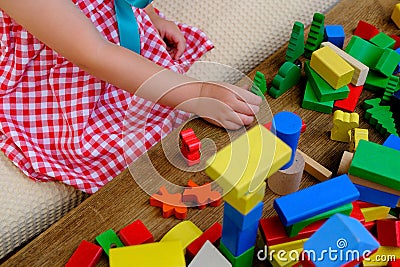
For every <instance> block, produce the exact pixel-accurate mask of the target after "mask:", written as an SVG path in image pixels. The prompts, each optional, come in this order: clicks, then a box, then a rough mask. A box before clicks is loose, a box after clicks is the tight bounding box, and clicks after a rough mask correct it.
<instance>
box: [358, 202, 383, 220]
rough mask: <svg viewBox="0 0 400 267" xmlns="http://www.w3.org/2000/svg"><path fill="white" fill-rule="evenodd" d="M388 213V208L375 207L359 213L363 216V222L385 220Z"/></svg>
mask: <svg viewBox="0 0 400 267" xmlns="http://www.w3.org/2000/svg"><path fill="white" fill-rule="evenodd" d="M389 211H390V207H386V206H377V207H370V208H362V209H361V212H362V214H363V215H364V219H365V222H372V221H376V220H382V219H386V218H387V216H388V214H389Z"/></svg>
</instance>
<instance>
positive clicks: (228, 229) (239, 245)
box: [221, 216, 258, 257]
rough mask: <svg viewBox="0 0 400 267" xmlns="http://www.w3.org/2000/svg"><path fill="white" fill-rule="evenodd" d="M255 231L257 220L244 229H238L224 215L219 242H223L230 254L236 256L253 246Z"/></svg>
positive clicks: (255, 238) (256, 230)
mask: <svg viewBox="0 0 400 267" xmlns="http://www.w3.org/2000/svg"><path fill="white" fill-rule="evenodd" d="M257 233H258V221H257V222H255V223H253V224H252V225H250V226H248V227H247V228H245V229H240V228H237V227H236V225H235V223H234V222H233V221H232V220H231V219H229V218H228V217H226V216H224V220H223V222H222V238H221V243H224V246H225V247H226V248H227V249H229V251H230V252H231V253H232V255H234V256H235V257H237V256H240V255H241V254H243V253H245V252H246V251H247V250H248V249H250V248H251V247H254V246H255V244H256V240H257Z"/></svg>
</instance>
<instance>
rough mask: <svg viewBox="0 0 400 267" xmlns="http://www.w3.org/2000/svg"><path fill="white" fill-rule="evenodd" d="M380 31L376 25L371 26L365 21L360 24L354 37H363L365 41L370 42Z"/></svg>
mask: <svg viewBox="0 0 400 267" xmlns="http://www.w3.org/2000/svg"><path fill="white" fill-rule="evenodd" d="M379 32H380V31H379V30H378V28H376V27H375V26H374V25H371V24H369V23H368V22H365V21H363V20H360V21H359V22H358V25H357V28H356V29H355V30H354V35H356V36H358V37H361V38H363V39H365V40H368V41H369V40H370V39H371V38H372V37H374V36H375V35H377V34H378V33H379Z"/></svg>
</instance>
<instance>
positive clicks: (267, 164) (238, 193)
mask: <svg viewBox="0 0 400 267" xmlns="http://www.w3.org/2000/svg"><path fill="white" fill-rule="evenodd" d="M291 154H292V150H291V148H290V147H289V146H288V145H286V144H285V143H284V142H283V141H282V140H280V139H279V138H277V137H276V136H275V135H274V134H272V133H271V132H270V131H269V130H267V129H266V128H265V127H264V126H262V125H256V126H254V127H253V128H251V129H250V130H248V131H247V132H246V134H243V135H242V136H240V137H239V138H237V139H236V140H234V141H233V142H232V143H230V144H229V145H227V146H225V147H224V148H222V149H221V150H220V151H218V152H217V154H216V155H215V157H214V158H210V159H209V160H208V161H207V165H209V166H208V167H207V169H206V174H207V175H208V176H209V177H210V178H211V179H213V180H215V181H217V183H218V184H219V185H220V186H221V187H222V188H223V190H224V194H226V193H228V192H231V193H232V194H233V195H235V197H236V198H240V197H242V196H244V195H245V194H247V193H249V192H253V191H255V190H256V189H257V188H258V187H259V186H260V185H261V183H262V182H263V181H264V180H265V179H266V178H268V177H269V176H271V175H272V174H273V173H275V172H276V171H277V170H279V169H280V168H281V167H282V166H284V165H285V164H286V163H287V162H289V161H290V158H291Z"/></svg>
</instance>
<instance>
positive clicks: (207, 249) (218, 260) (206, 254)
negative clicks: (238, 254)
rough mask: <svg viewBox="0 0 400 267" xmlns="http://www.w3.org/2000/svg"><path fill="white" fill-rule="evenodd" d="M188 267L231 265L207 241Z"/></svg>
mask: <svg viewBox="0 0 400 267" xmlns="http://www.w3.org/2000/svg"><path fill="white" fill-rule="evenodd" d="M188 267H232V264H231V263H230V262H229V261H228V260H227V259H226V258H225V257H224V256H223V255H222V254H221V252H219V250H218V249H217V248H216V247H215V246H214V245H213V244H212V243H211V242H210V241H208V240H207V241H206V243H204V245H203V246H202V247H201V249H200V250H199V252H197V254H196V256H195V257H194V258H193V260H192V262H191V263H190V264H189V265H188Z"/></svg>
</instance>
